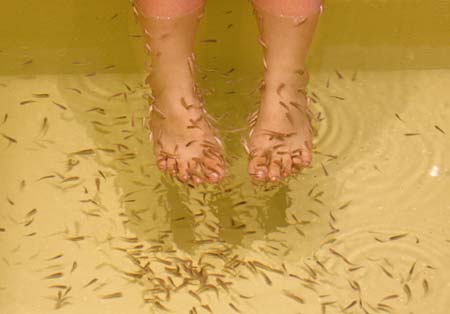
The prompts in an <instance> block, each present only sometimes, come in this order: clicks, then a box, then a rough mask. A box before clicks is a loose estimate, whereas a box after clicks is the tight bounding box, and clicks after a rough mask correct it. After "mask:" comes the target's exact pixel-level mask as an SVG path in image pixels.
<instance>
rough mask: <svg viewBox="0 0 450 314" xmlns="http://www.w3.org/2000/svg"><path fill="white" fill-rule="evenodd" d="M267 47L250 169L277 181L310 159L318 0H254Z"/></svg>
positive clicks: (319, 7)
mask: <svg viewBox="0 0 450 314" xmlns="http://www.w3.org/2000/svg"><path fill="white" fill-rule="evenodd" d="M253 2H254V7H255V14H256V17H257V21H258V26H259V29H260V34H261V38H260V43H261V45H262V46H263V48H264V60H263V61H264V67H265V73H264V81H263V85H262V95H261V107H260V110H259V116H258V118H257V119H254V121H253V122H254V128H253V129H252V131H251V137H250V143H249V150H250V162H249V173H250V175H252V176H253V177H254V178H255V179H257V180H261V181H266V180H271V181H276V180H278V179H279V178H280V177H281V176H288V175H290V174H291V172H292V171H293V170H298V169H299V168H300V167H305V166H308V165H309V163H310V162H311V146H312V131H311V124H310V115H309V111H308V108H307V97H306V85H307V83H308V74H307V72H306V71H305V62H306V57H307V52H308V49H309V46H310V43H311V41H312V37H313V34H314V30H315V27H316V24H317V20H318V17H319V15H320V12H321V3H320V0H254V1H253Z"/></svg>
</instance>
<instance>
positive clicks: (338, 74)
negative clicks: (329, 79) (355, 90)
mask: <svg viewBox="0 0 450 314" xmlns="http://www.w3.org/2000/svg"><path fill="white" fill-rule="evenodd" d="M335 72H336V75H337V77H338V78H339V79H340V80H342V79H343V78H344V77H343V76H342V74H341V73H340V72H339V71H338V70H335Z"/></svg>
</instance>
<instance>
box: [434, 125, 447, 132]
mask: <svg viewBox="0 0 450 314" xmlns="http://www.w3.org/2000/svg"><path fill="white" fill-rule="evenodd" d="M434 128H435V129H436V130H438V131H439V132H441V133H442V134H445V131H444V130H442V129H441V128H440V127H439V126H438V125H435V126H434Z"/></svg>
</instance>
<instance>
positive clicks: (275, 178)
mask: <svg viewBox="0 0 450 314" xmlns="http://www.w3.org/2000/svg"><path fill="white" fill-rule="evenodd" d="M270 180H272V181H273V182H275V181H277V180H278V177H271V178H270Z"/></svg>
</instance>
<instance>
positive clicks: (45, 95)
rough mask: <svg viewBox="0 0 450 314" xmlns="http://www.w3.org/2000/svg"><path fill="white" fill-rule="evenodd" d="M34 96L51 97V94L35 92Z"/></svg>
mask: <svg viewBox="0 0 450 314" xmlns="http://www.w3.org/2000/svg"><path fill="white" fill-rule="evenodd" d="M33 97H36V98H49V97H50V94H47V93H40V94H33Z"/></svg>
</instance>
